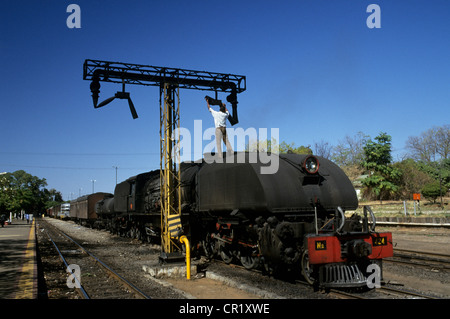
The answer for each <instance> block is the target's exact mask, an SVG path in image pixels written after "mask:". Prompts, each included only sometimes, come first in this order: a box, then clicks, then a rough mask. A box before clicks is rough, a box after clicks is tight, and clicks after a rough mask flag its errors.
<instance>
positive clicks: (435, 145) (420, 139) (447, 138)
mask: <svg viewBox="0 0 450 319" xmlns="http://www.w3.org/2000/svg"><path fill="white" fill-rule="evenodd" d="M406 148H407V149H408V150H409V153H408V155H409V156H410V157H411V158H413V159H415V160H417V161H424V162H426V163H430V162H435V161H436V160H438V159H439V158H440V159H447V158H449V156H450V125H449V124H446V125H443V126H441V127H436V126H435V127H433V128H430V129H429V130H427V131H425V132H423V133H421V134H420V135H419V136H410V137H408V140H407V141H406Z"/></svg>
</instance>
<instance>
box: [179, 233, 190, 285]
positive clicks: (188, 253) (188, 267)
mask: <svg viewBox="0 0 450 319" xmlns="http://www.w3.org/2000/svg"><path fill="white" fill-rule="evenodd" d="M180 242H181V243H182V244H185V245H186V279H187V280H190V279H191V246H190V245H189V240H188V239H187V237H186V236H184V235H183V236H181V237H180Z"/></svg>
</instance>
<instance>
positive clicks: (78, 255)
mask: <svg viewBox="0 0 450 319" xmlns="http://www.w3.org/2000/svg"><path fill="white" fill-rule="evenodd" d="M38 228H39V230H40V231H42V232H45V233H46V235H47V237H48V239H49V241H51V243H52V245H53V246H54V248H55V250H56V251H57V253H58V255H59V257H60V259H61V261H62V262H63V264H64V267H65V269H66V271H67V273H68V280H67V285H68V287H69V288H75V289H76V291H77V292H78V294H79V296H80V297H81V298H82V299H150V297H149V296H147V295H146V294H145V293H143V292H142V291H141V290H140V289H139V288H137V287H136V286H135V285H133V284H132V283H130V282H129V281H127V280H126V279H125V278H123V277H122V276H121V275H119V274H118V273H117V272H115V271H114V270H113V269H112V268H111V267H109V266H108V265H106V264H105V263H104V262H103V261H101V260H100V259H99V258H98V257H96V256H95V255H94V254H92V253H91V252H89V251H88V250H87V249H86V248H85V247H83V246H82V245H81V244H79V243H78V242H76V241H75V240H74V239H73V238H71V237H70V236H68V235H67V234H65V233H64V232H63V231H61V230H59V229H57V228H56V227H54V226H51V225H50V224H49V223H45V225H44V224H43V223H41V222H39V223H38Z"/></svg>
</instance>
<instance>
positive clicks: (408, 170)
mask: <svg viewBox="0 0 450 319" xmlns="http://www.w3.org/2000/svg"><path fill="white" fill-rule="evenodd" d="M393 166H394V167H395V168H396V169H398V170H399V171H400V172H401V177H400V181H399V184H398V186H399V190H398V191H397V194H398V198H397V199H412V196H413V194H414V193H420V192H421V190H422V188H423V186H424V185H425V184H428V183H431V182H433V179H432V178H431V177H430V175H429V174H427V173H425V172H423V171H422V170H421V169H420V164H419V163H417V162H415V161H414V160H413V159H411V158H408V159H406V160H403V161H401V162H397V163H394V164H393Z"/></svg>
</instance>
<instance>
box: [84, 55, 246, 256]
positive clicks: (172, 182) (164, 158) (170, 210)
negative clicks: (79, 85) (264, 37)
mask: <svg viewBox="0 0 450 319" xmlns="http://www.w3.org/2000/svg"><path fill="white" fill-rule="evenodd" d="M83 79H84V80H89V81H92V82H91V85H90V89H91V92H92V101H93V104H94V107H95V108H99V107H102V106H105V105H106V104H108V103H110V102H111V101H113V100H114V99H115V98H119V99H127V100H128V105H129V107H130V111H131V114H132V116H133V118H134V119H136V118H137V117H138V115H137V112H136V110H135V107H134V104H133V102H132V101H131V97H130V94H129V93H128V92H125V85H126V84H135V85H145V86H158V87H159V88H160V187H161V250H162V252H161V255H162V259H168V258H170V255H171V254H173V253H174V251H175V250H178V251H180V248H179V247H178V245H177V243H178V242H179V241H180V239H181V241H185V238H180V236H181V235H182V234H181V232H180V230H181V205H180V200H181V198H180V144H179V142H180V141H179V128H180V89H192V90H202V91H214V92H215V97H216V99H217V93H218V92H227V93H229V95H228V96H227V98H226V99H227V101H228V102H229V103H231V105H232V114H231V115H230V117H229V121H230V123H231V124H232V125H234V124H236V123H238V115H237V103H238V102H237V94H238V93H241V92H243V91H245V89H246V78H245V76H242V75H235V74H225V73H216V72H207V71H194V70H186V69H177V68H168V67H156V66H150V65H140V64H131V63H121V62H110V61H99V60H85V62H84V65H83ZM100 81H102V82H112V83H121V84H122V91H119V92H117V93H116V94H115V95H114V96H113V97H111V98H108V99H106V100H104V101H103V102H101V103H98V98H99V93H100Z"/></svg>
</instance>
